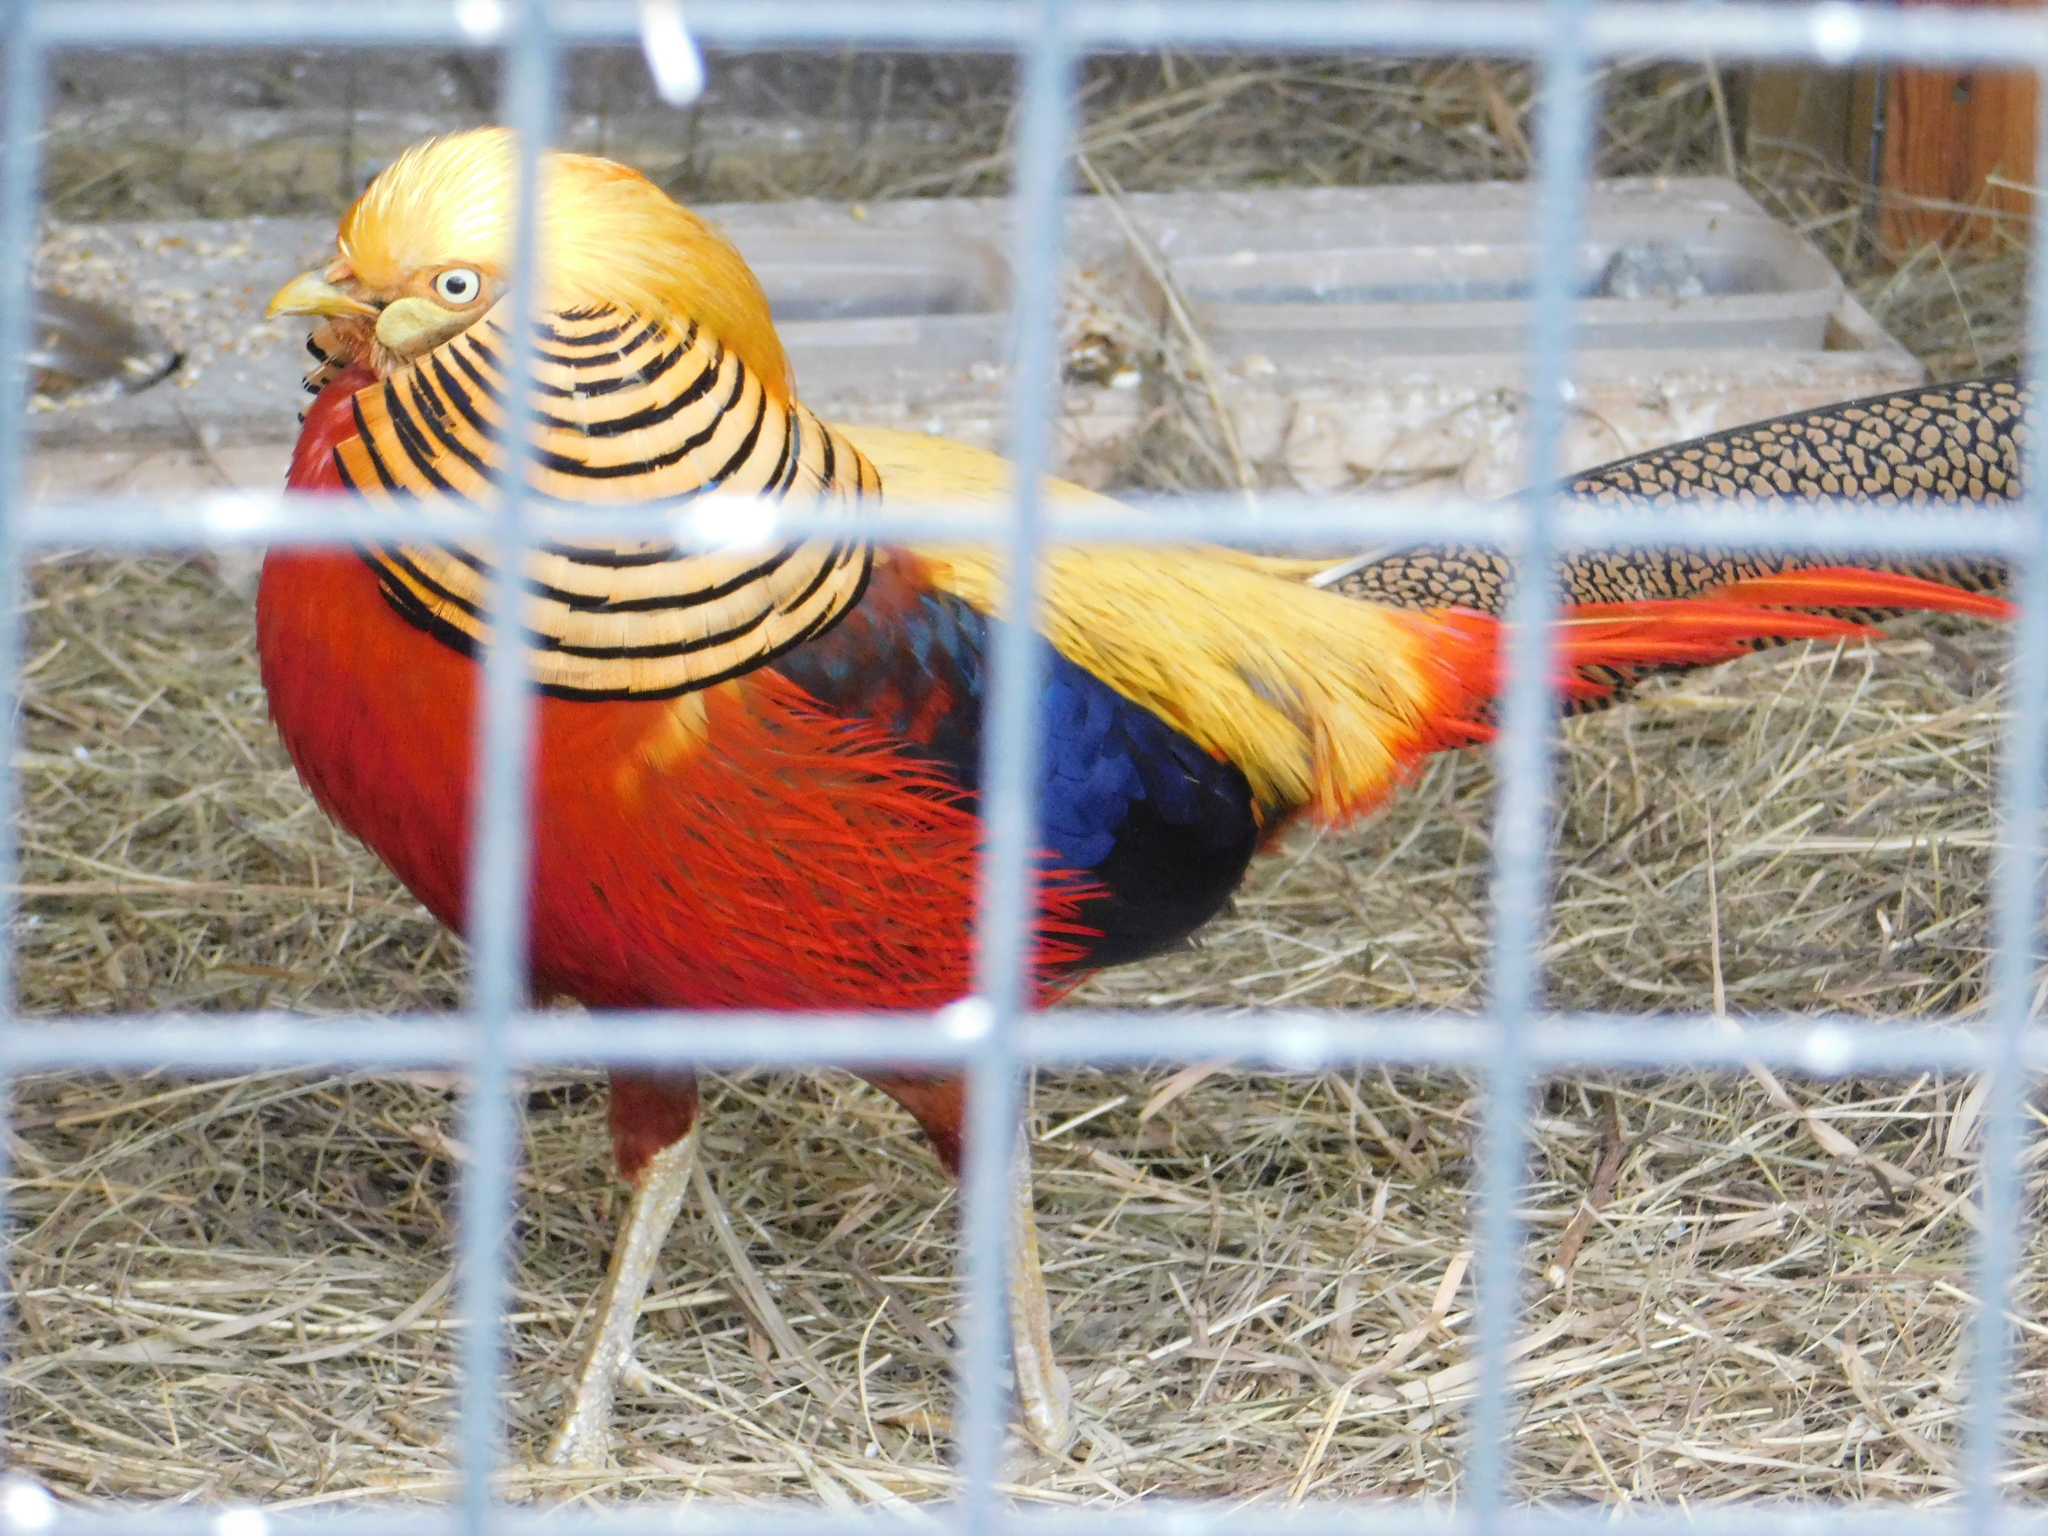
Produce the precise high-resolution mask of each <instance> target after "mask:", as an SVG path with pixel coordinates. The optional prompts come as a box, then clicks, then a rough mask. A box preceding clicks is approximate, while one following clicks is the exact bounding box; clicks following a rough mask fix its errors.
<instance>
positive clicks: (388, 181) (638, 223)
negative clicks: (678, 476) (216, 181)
mask: <svg viewBox="0 0 2048 1536" xmlns="http://www.w3.org/2000/svg"><path fill="white" fill-rule="evenodd" d="M513 151H514V139H513V136H512V132H511V130H510V129H506V128H477V129H473V130H471V131H469V132H467V133H453V134H448V135H445V136H443V137H441V138H437V139H429V140H427V141H426V142H425V143H423V144H416V145H414V146H413V147H412V148H411V149H408V150H407V151H406V152H405V153H404V154H403V155H400V156H399V157H398V159H397V160H395V161H393V162H392V163H391V165H390V166H389V167H388V168H387V169H386V170H384V171H383V172H382V173H381V174H380V175H379V176H378V177H377V179H376V180H375V181H373V182H371V183H370V186H369V189H368V190H367V191H365V192H364V193H363V195H362V196H361V197H359V198H358V199H356V202H355V205H354V206H353V207H351V208H350V209H349V210H348V212H347V213H345V214H343V215H342V219H341V227H340V230H339V234H338V244H339V246H340V253H341V259H342V260H343V261H344V262H346V263H347V264H348V266H349V268H350V269H351V270H352V271H353V272H354V274H355V276H356V277H357V278H359V279H360V280H361V281H362V282H363V283H364V284H365V285H367V286H368V287H369V288H371V289H373V290H393V291H395V290H397V289H399V288H402V287H403V286H404V285H405V283H406V281H407V280H408V279H409V278H410V277H411V276H412V275H413V274H416V273H419V272H424V271H432V270H434V269H437V268H443V267H449V266H455V265H464V266H471V267H475V268H476V269H477V270H479V271H481V272H484V273H485V274H486V275H487V276H489V277H491V278H492V279H494V280H496V281H500V282H502V281H504V280H506V278H507V277H508V275H509V273H510V271H511V264H512V206H513V197H514V189H515V183H516V181H517V175H518V172H517V165H516V162H515V158H514V153H513ZM543 165H544V168H545V174H544V176H543V182H544V185H543V189H542V199H541V223H540V244H541V261H542V272H543V282H542V290H541V292H542V301H543V303H544V304H545V305H546V306H547V307H548V308H551V309H574V308H578V307H582V306H596V305H604V304H611V305H616V306H618V307H619V308H621V309H625V310H627V311H629V312H631V313H633V314H637V315H640V316H642V317H644V318H646V319H649V320H661V321H666V322H668V323H669V324H671V325H673V326H674V327H676V328H677V329H678V330H680V329H681V328H682V327H683V326H684V325H686V324H688V323H689V322H690V321H693V320H694V321H695V322H696V323H697V324H698V325H700V326H701V327H703V328H704V330H706V331H708V332H710V333H711V334H712V335H714V336H716V337H718V339H719V340H720V341H722V342H723V343H724V344H725V345H726V346H727V347H728V348H730V349H731V350H732V351H733V352H735V353H737V354H738V355H739V359H740V361H741V362H743V363H744V364H746V366H747V369H748V371H749V372H751V373H753V375H754V376H755V377H756V378H758V379H760V380H761V382H762V384H763V385H764V386H765V387H766V388H767V389H768V390H769V392H770V393H771V394H773V395H776V396H777V397H778V398H781V399H783V400H787V399H788V398H789V397H790V394H791V382H790V373H789V360H788V358H787V357H786V356H785V355H784V353H783V350H782V343H781V341H780V340H779V339H777V337H776V334H775V326H774V324H773V322H772V321H771V319H770V318H769V313H768V299H767V296H766V295H765V294H764V293H762V291H761V285H760V283H759V282H758V281H756V279H755V277H754V274H753V272H752V270H751V269H749V268H748V266H747V264H746V262H745V261H744V260H743V259H742V258H741V256H740V253H739V252H738V251H737V250H735V249H734V248H733V245H732V242H731V241H729V240H727V239H726V238H725V236H724V235H722V234H720V233H719V232H718V231H717V230H716V229H714V228H713V227H712V226H711V225H710V224H708V223H706V222H705V221H704V220H703V219H700V218H698V217H697V215H696V214H694V213H691V212H690V211H689V210H688V209H686V208H683V207H681V206H680V205H679V204H677V203H676V201H675V200H674V199H673V198H671V197H670V196H669V195H668V194H667V193H666V192H663V191H662V190H661V188H659V187H657V186H656V185H654V183H653V182H651V181H649V180H648V179H647V178H646V177H645V176H642V175H641V174H640V173H639V172H638V171H635V170H632V169H630V168H629V167H627V166H623V165H618V164H615V163H614V162H612V161H610V160H599V159H597V158H595V157H594V156H590V155H571V154H564V153H559V152H551V153H549V154H548V155H547V157H546V159H545V160H544V161H543Z"/></svg>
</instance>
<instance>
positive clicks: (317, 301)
mask: <svg viewBox="0 0 2048 1536" xmlns="http://www.w3.org/2000/svg"><path fill="white" fill-rule="evenodd" d="M376 314H377V308H376V306H375V305H373V304H365V303H364V302H363V301H362V300H361V299H358V298H353V297H351V296H350V295H348V294H346V293H343V292H342V291H341V290H340V289H339V288H337V287H335V286H334V284H332V283H330V282H328V281H327V279H326V278H325V277H323V276H321V274H320V273H318V272H301V273H300V274H299V275H298V276H297V277H295V278H293V279H292V280H291V281H290V282H288V283H286V284H285V285H284V286H283V287H282V288H280V289H278V290H277V292H276V293H275V294H273V295H272V296H271V299H270V308H268V309H266V310H265V311H264V312H263V318H264V319H266V320H269V319H274V318H276V317H277V316H278V315H327V316H329V317H330V318H339V317H341V316H345V315H355V316H358V317H361V318H363V319H371V318H374V317H375V315H376Z"/></svg>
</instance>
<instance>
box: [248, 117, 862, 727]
mask: <svg viewBox="0 0 2048 1536" xmlns="http://www.w3.org/2000/svg"><path fill="white" fill-rule="evenodd" d="M544 165H545V174H544V177H543V181H544V195H543V203H542V208H541V223H540V245H541V250H542V258H543V266H542V281H541V284H540V308H541V314H540V315H539V316H538V317H537V319H536V322H535V324H536V330H535V335H534V349H533V384H532V396H531V405H530V421H531V423H532V441H533V445H534V452H533V457H532V459H531V461H530V465H529V470H528V484H529V486H530V487H531V489H532V490H533V491H534V492H535V493H537V494H539V495H542V496H546V497H549V498H552V499H555V500H559V501H567V502H583V503H596V504H613V505H617V504H622V503H623V504H632V503H639V502H646V501H655V500H669V499H676V498H684V497H691V496H697V495H703V494H707V493H724V494H742V495H752V496H761V497H766V498H769V499H771V500H776V501H783V500H788V501H791V502H793V503H795V504H799V505H805V506H814V507H815V506H819V505H824V506H835V505H836V506H842V507H847V508H851V506H852V505H853V504H854V503H856V502H857V501H858V500H860V499H861V498H862V497H864V496H873V495H875V494H876V493H878V492H879V490H880V480H879V478H878V477H877V475H876V474H875V471H874V469H873V467H872V466H871V465H869V464H868V463H867V462H866V460H864V459H863V458H862V457H861V455H860V453H859V452H858V451H857V450H856V449H855V448H854V447H853V446H852V444H851V443H850V442H848V441H847V440H846V439H845V438H844V437H843V436H841V435H840V434H839V433H838V432H836V431H835V430H834V429H832V428H830V427H828V426H826V425H825V424H824V423H823V422H821V421H819V420H818V418H817V417H816V416H814V415H813V414H812V413H811V412H810V411H809V410H808V409H807V408H806V407H804V406H803V405H801V404H799V403H798V402H797V400H796V399H795V396H794V392H793V388H792V385H791V380H790V376H789V365H788V362H787V359H786V358H785V356H784V354H783V351H782V346H781V343H780V342H779V341H778V340H777V338H776V335H775V330H774V326H773V324H772V322H771V320H770V316H769V311H768V304H767V300H766V298H765V297H764V296H763V295H762V292H761V289H760V285H759V284H758V283H757V282H756V281H755V279H754V276H753V274H752V272H751V271H750V270H749V269H748V268H747V265H746V263H745V261H744V260H743V259H742V258H741V257H740V255H739V253H738V252H737V251H736V250H734V249H733V248H732V246H731V244H730V243H729V242H728V241H726V240H725V238H724V237H723V236H722V235H720V234H719V233H718V232H717V231H716V230H714V229H713V228H712V227H711V226H710V225H708V224H706V223H705V222H704V221H703V220H701V219H699V218H697V216H696V215H694V214H692V213H689V212H688V211H687V210H685V209H683V208H681V207H679V206H677V204H676V203H674V202H673V201H672V200H671V199H669V197H668V196H667V195H666V194H665V193H663V192H662V191H661V190H660V189H659V188H658V187H656V186H654V185H653V184H652V183H651V182H649V181H647V180H646V179H645V178H644V177H642V176H640V175H639V174H638V173H637V172H634V171H631V170H628V169H627V168H625V167H623V166H618V165H614V164H612V163H611V162H609V161H604V160H597V159H593V158H591V157H588V156H582V155H566V154H553V155H549V156H548V157H547V159H546V161H545V162H544ZM513 178H514V157H513V143H512V139H511V136H510V135H509V134H508V133H507V132H505V131H504V130H499V129H487V130H479V131H477V132H473V133H466V134H456V135H452V136H450V137H447V138H442V139H435V140H430V141H429V142H427V143H426V144H423V145H420V146H417V147H415V148H414V149H411V150H409V151H407V152H406V154H404V155H403V156H401V157H400V158H399V159H398V160H397V161H396V162H394V163H393V164H392V166H391V167H390V168H389V169H388V170H386V171H385V172H384V173H383V174H382V175H380V176H379V177H378V178H377V180H376V181H375V182H373V183H372V184H371V185H370V187H369V189H368V190H367V191H366V192H365V193H364V194H363V196H362V197H361V198H360V199H358V201H357V202H356V204H355V206H354V207H352V208H351V209H350V210H349V211H348V213H347V214H345V215H344V216H343V218H342V221H341V225H340V228H339V231H338V234H337V242H336V243H337V251H338V254H337V256H336V259H335V261H334V262H333V264H332V265H330V266H329V267H328V268H327V269H326V271H325V272H324V273H321V274H311V273H309V274H307V275H306V276H305V277H302V278H299V279H297V280H295V281H294V282H293V283H292V284H290V285H288V286H287V287H286V289H284V290H283V291H282V292H281V293H280V294H279V296H278V299H277V300H276V301H275V302H274V306H273V312H279V311H283V312H300V313H317V314H321V315H324V316H326V317H327V321H328V323H327V325H326V326H325V328H324V329H323V330H322V331H320V332H317V333H316V335H315V338H314V346H315V348H316V351H317V352H318V353H319V354H321V355H323V356H324V357H325V358H327V359H330V360H331V361H332V362H333V363H334V364H336V365H342V366H346V365H350V364H355V365H367V366H371V367H374V368H375V370H376V372H377V373H378V374H379V382H378V383H376V384H374V385H371V386H369V387H368V388H365V389H363V390H361V391H360V392H359V393H358V394H357V395H356V396H355V400H354V406H355V416H356V423H357V428H358V434H359V435H358V436H357V437H355V438H353V439H350V440H347V441H345V442H343V443H342V445H341V446H340V447H339V448H338V449H337V450H336V452H335V461H336V466H337V468H338V469H339V471H340V473H341V476H342V478H343V479H344V481H345V482H346V483H347V484H349V485H350V486H351V487H353V488H354V489H356V490H357V491H359V492H361V493H362V494H364V495H365V496H368V497H371V498H373V499H382V500H386V501H406V500H412V501H439V502H442V503H446V502H449V501H453V502H456V503H458V504H464V505H469V506H475V507H479V508H484V509H488V508H489V506H490V505H491V504H492V501H493V499H494V487H493V473H494V470H495V466H496V465H497V463H498V459H499V455H498V443H499V440H500V438H501V435H502V430H503V425H504V421H505V418H506V414H507V412H506V409H505V389H506V375H507V372H508V371H509V364H508V362H507V357H508V354H509V351H510V345H509V343H510V337H509V335H508V327H509V325H510V323H511V322H510V319H509V317H508V316H507V315H506V313H505V312H504V303H503V297H502V296H503V294H504V291H505V288H506V285H507V282H508V280H509V260H508V255H507V253H508V251H509V248H510V245H511V239H512V236H511V204H512V185H513ZM458 298H460V299H466V300H467V302H466V303H456V302H454V300H455V299H458ZM366 558H368V559H369V560H370V562H371V564H372V565H373V566H375V568H376V569H377V571H378V573H379V576H380V578H381V580H382V583H383V587H384V591H385V594H386V596H387V597H388V598H389V599H390V601H391V602H392V604H393V606H394V607H396V608H397V609H398V611H399V612H400V613H401V614H403V615H404V616H405V617H406V618H407V619H408V620H410V621H411V622H413V623H415V624H418V625H420V626H421V627H422V628H425V629H427V630H428V631H429V632H430V633H432V634H434V635H436V636H437V637H438V638H440V639H442V640H444V641H446V642H448V643H450V644H452V645H456V646H458V647H460V648H463V649H469V648H472V647H474V646H476V645H479V644H486V643H488V641H489V638H490V637H489V635H488V633H487V627H486V625H485V624H484V622H483V618H482V614H483V612H484V610H485V607H486V588H487V586H488V584H489V579H490V566H489V563H488V561H487V559H486V557H485V555H484V553H483V552H482V551H481V550H480V549H477V548H470V547H464V546H459V545H438V544H418V545H414V544H402V545H398V546H395V547H388V548H381V549H374V550H369V551H366ZM869 562H870V556H869V552H868V550H867V549H866V547H865V546H863V545H860V544H856V543H852V542H849V541H835V540H809V541H799V542H791V543H787V544H784V545H782V546H779V547H777V548H773V549H770V550H766V551H757V552H750V553H747V554H739V555H734V554H712V555H694V554H689V553H686V552H685V551H683V550H682V549H680V548H678V547H677V546H675V545H673V544H669V543H666V542H638V543H630V542H620V541H616V540H605V539H593V540H587V541H586V540H565V541H558V542H556V543H552V544H549V545H548V546H546V547H545V548H543V549H541V550H539V551H537V552H536V553H535V554H534V555H533V556H532V557H531V558H530V559H529V562H528V565H527V570H526V575H527V587H528V591H529V593H530V594H531V597H530V602H529V606H528V611H527V613H526V615H525V618H526V624H527V628H528V634H527V644H528V647H529V651H530V654H531V658H532V667H533V672H534V676H535V680H536V682H537V683H538V684H539V685H540V686H541V687H542V688H544V689H546V690H547V691H548V692H550V693H554V694H557V695H560V696H564V697H571V698H586V699H595V698H655V697H665V696H673V695H676V694H679V693H683V692H687V691H690V690H693V689H700V688H704V687H708V686H710V685H711V684H713V683H716V682H719V681H722V680H723V679H725V678H729V677H733V676H736V675H738V674H740V673H743V672H746V671H749V670H751V669H753V668H755V667H758V666H760V665H762V664H764V663H765V662H767V661H770V660H772V659H773V658H774V657H776V656H778V655H780V654H781V653H782V652H784V651H786V650H788V649H789V648H790V647H791V646H794V645H798V644H801V643H802V642H803V641H804V640H806V639H808V638H810V637H812V636H813V635H816V634H819V633H821V632H822V631H823V630H825V629H826V628H829V627H830V625H831V624H832V623H833V622H835V621H836V620H837V619H838V618H839V617H840V616H842V615H843V614H844V613H846V612H847V611H848V610H849V609H850V608H851V607H852V606H853V604H854V603H855V602H857V601H858V600H859V597H860V593H861V591H862V590H863V588H864V586H865V583H866V579H867V573H868V569H869Z"/></svg>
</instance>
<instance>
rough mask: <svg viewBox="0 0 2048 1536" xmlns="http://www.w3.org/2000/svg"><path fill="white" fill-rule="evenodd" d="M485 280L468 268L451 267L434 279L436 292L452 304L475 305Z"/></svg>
mask: <svg viewBox="0 0 2048 1536" xmlns="http://www.w3.org/2000/svg"><path fill="white" fill-rule="evenodd" d="M483 291H484V280H483V279H482V278H480V277H478V276H477V275H476V274H475V273H474V272H472V271H470V270H469V268H467V267H450V268H449V269H448V270H447V271H446V272H443V273H442V274H441V275H440V276H439V277H437V278H435V279H434V292H435V293H436V294H438V295H439V296H440V297H441V298H442V299H444V300H446V301H447V302H448V303H450V304H473V303H475V302H476V296H477V295H478V294H480V293H482V292H483Z"/></svg>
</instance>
